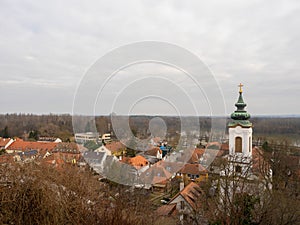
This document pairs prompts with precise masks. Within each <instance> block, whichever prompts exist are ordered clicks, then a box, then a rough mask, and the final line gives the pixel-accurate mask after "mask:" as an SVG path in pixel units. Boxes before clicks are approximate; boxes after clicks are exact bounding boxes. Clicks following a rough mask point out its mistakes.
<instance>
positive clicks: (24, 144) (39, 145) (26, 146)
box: [7, 139, 57, 152]
mask: <svg viewBox="0 0 300 225" xmlns="http://www.w3.org/2000/svg"><path fill="white" fill-rule="evenodd" d="M56 145H57V143H53V142H34V141H23V140H20V139H18V140H16V141H15V142H13V143H12V144H11V145H10V146H8V148H7V149H8V150H19V151H26V150H38V151H39V152H40V151H44V152H46V151H52V150H53V149H54V148H55V146H56Z"/></svg>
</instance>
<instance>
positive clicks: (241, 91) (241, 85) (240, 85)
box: [238, 83, 244, 93]
mask: <svg viewBox="0 0 300 225" xmlns="http://www.w3.org/2000/svg"><path fill="white" fill-rule="evenodd" d="M243 86H244V85H243V84H242V83H240V84H239V85H238V87H240V91H239V92H240V93H243V89H242V87H243Z"/></svg>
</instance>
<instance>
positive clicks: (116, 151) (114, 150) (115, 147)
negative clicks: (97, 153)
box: [105, 141, 126, 157]
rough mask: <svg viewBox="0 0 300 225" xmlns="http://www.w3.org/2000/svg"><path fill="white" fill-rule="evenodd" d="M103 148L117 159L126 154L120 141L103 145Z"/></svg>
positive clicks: (124, 147)
mask: <svg viewBox="0 0 300 225" xmlns="http://www.w3.org/2000/svg"><path fill="white" fill-rule="evenodd" d="M105 148H106V149H108V150H109V151H111V154H113V155H114V156H117V157H118V156H122V155H124V154H125V153H126V146H125V145H124V144H123V143H122V142H120V141H115V142H111V143H108V144H106V145H105Z"/></svg>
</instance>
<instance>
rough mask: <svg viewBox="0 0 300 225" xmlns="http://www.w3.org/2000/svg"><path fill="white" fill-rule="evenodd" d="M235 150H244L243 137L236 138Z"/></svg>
mask: <svg viewBox="0 0 300 225" xmlns="http://www.w3.org/2000/svg"><path fill="white" fill-rule="evenodd" d="M235 152H242V138H241V137H236V138H235Z"/></svg>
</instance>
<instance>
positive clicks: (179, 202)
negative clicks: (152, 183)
mask: <svg viewBox="0 0 300 225" xmlns="http://www.w3.org/2000/svg"><path fill="white" fill-rule="evenodd" d="M202 196H203V191H202V189H201V188H200V186H199V185H198V184H196V183H194V182H191V183H189V184H188V185H187V186H186V187H183V186H182V185H181V190H180V191H179V192H178V193H177V194H176V195H175V196H174V197H173V198H172V199H171V200H170V201H169V203H168V204H167V205H168V206H165V205H164V206H161V207H159V208H158V209H157V211H156V212H157V213H158V215H161V216H169V215H174V214H175V215H176V214H178V215H179V216H180V219H182V218H183V216H190V217H193V215H194V213H195V212H197V210H198V209H199V208H200V206H201V200H202V199H201V198H202ZM175 208H176V209H175Z"/></svg>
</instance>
